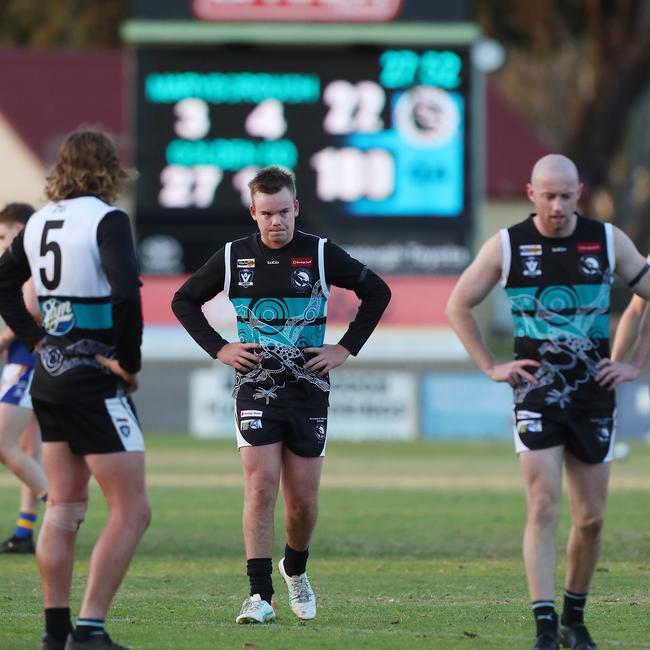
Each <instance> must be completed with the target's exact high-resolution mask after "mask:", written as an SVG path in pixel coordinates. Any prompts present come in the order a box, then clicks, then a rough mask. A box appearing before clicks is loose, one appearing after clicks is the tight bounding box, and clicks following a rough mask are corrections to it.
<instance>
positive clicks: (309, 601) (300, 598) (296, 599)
mask: <svg viewBox="0 0 650 650" xmlns="http://www.w3.org/2000/svg"><path fill="white" fill-rule="evenodd" d="M278 569H279V570H280V575H281V576H282V577H283V578H284V581H285V582H286V583H287V588H288V589H289V606H290V607H291V609H292V611H293V613H294V614H295V615H296V616H297V617H298V618H299V619H301V620H303V621H309V620H311V619H312V618H316V596H315V595H314V590H313V589H312V588H311V585H310V584H309V578H308V577H307V573H301V574H300V575H299V576H288V575H287V574H286V572H285V570H284V558H282V559H281V560H280V562H279V563H278Z"/></svg>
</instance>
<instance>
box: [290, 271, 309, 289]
mask: <svg viewBox="0 0 650 650" xmlns="http://www.w3.org/2000/svg"><path fill="white" fill-rule="evenodd" d="M290 280H291V284H292V285H293V288H294V289H295V290H296V291H298V292H307V291H309V290H310V289H311V273H310V272H309V269H306V268H303V267H299V268H297V269H295V270H294V272H293V273H292V274H291V278H290Z"/></svg>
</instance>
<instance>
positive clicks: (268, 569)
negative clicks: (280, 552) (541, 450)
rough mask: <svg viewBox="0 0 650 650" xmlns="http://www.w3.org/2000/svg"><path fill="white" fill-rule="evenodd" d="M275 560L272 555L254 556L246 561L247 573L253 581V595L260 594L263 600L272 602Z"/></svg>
mask: <svg viewBox="0 0 650 650" xmlns="http://www.w3.org/2000/svg"><path fill="white" fill-rule="evenodd" d="M272 572H273V561H272V560H271V558H270V557H260V558H253V559H252V560H248V561H247V562H246V575H248V580H249V581H250V583H251V596H254V595H255V594H259V595H260V598H261V599H262V600H265V601H266V602H267V603H268V604H269V605H270V604H271V596H272V595H273V582H272V581H271V573H272Z"/></svg>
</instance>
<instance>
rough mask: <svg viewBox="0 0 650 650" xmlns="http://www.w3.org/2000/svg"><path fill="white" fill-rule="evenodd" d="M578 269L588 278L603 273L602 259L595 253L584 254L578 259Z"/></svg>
mask: <svg viewBox="0 0 650 650" xmlns="http://www.w3.org/2000/svg"><path fill="white" fill-rule="evenodd" d="M578 271H580V273H582V275H584V276H585V277H587V278H593V277H596V276H598V275H601V274H602V269H601V268H600V260H599V259H598V258H597V257H596V256H595V255H582V256H581V257H580V259H579V260H578Z"/></svg>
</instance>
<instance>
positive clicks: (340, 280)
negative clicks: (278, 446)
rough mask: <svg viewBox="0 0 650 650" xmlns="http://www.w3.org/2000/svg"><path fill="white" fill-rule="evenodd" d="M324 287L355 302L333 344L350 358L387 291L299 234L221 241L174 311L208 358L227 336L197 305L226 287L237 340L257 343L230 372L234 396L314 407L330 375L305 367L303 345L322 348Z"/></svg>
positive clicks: (343, 256) (335, 249) (326, 245)
mask: <svg viewBox="0 0 650 650" xmlns="http://www.w3.org/2000/svg"><path fill="white" fill-rule="evenodd" d="M330 285H335V286H339V287H343V288H345V289H351V290H352V291H354V292H355V293H356V294H357V296H358V297H359V298H360V299H361V305H360V307H359V311H358V312H357V315H356V318H355V319H354V321H353V322H352V323H351V324H350V326H349V328H348V330H347V332H346V333H345V335H344V336H343V338H342V339H341V340H340V341H339V343H340V344H341V345H342V346H344V347H345V348H346V349H347V350H349V351H350V352H351V353H352V354H355V355H356V354H357V353H358V352H359V350H360V349H361V347H362V345H363V344H364V343H365V342H366V340H367V339H368V337H369V336H370V334H371V333H372V331H373V329H374V328H375V326H376V325H377V323H378V322H379V319H380V318H381V315H382V313H383V311H384V309H385V308H386V305H387V304H388V301H389V300H390V290H389V289H388V286H387V285H386V283H385V282H384V281H383V280H382V279H381V278H379V276H377V275H376V274H375V273H373V272H372V271H371V270H370V269H368V268H367V267H366V266H364V265H363V264H362V263H361V262H359V261H358V260H355V259H354V258H352V257H350V256H349V255H348V254H347V253H346V252H345V251H344V250H343V249H342V248H340V247H339V246H337V245H336V244H334V243H332V242H329V241H327V240H326V239H323V238H320V237H317V236H315V235H310V234H307V233H303V232H300V231H296V233H295V235H294V237H293V239H292V240H291V242H290V243H289V244H287V245H286V246H284V247H283V248H280V249H271V248H268V247H267V246H265V245H264V244H263V243H262V241H261V238H260V236H259V234H255V235H251V236H249V237H245V238H243V239H238V240H236V241H233V242H230V243H228V244H226V246H224V248H222V249H220V250H219V251H217V253H215V254H214V255H213V256H212V257H211V258H210V259H209V260H208V261H207V262H206V264H205V265H204V266H203V267H202V268H200V269H199V270H198V271H197V272H196V273H194V275H192V276H191V277H190V278H189V279H188V280H187V282H186V283H185V284H184V285H183V286H182V287H181V288H180V289H179V290H178V291H177V292H176V295H175V296H174V300H173V303H172V308H173V310H174V313H175V314H176V316H177V318H178V319H179V320H180V322H181V323H182V325H183V326H184V327H185V329H187V331H188V332H189V333H190V335H191V336H192V338H194V340H195V341H196V342H197V343H198V344H199V345H200V346H201V347H202V348H203V349H204V350H205V351H206V352H207V353H208V354H209V355H210V356H211V357H213V358H214V357H216V355H217V353H218V352H219V350H220V349H221V348H222V347H223V346H224V345H225V344H226V343H227V341H226V340H225V339H224V338H223V337H221V336H220V335H219V334H218V333H217V332H215V331H214V329H212V327H211V326H210V325H209V323H208V322H207V320H206V318H205V316H204V315H203V313H202V311H201V305H203V304H204V303H205V302H207V301H209V300H211V299H212V298H213V297H214V296H215V295H217V294H218V293H220V292H221V291H224V292H225V293H226V294H227V295H228V297H229V298H230V301H231V302H232V304H233V306H234V308H235V313H236V315H237V331H238V336H239V340H240V341H241V342H245V343H259V344H260V346H261V350H260V351H259V354H260V356H261V357H262V361H261V363H260V364H259V366H257V367H256V368H254V369H253V370H251V371H250V372H247V373H241V372H237V373H236V376H235V390H234V394H235V396H236V397H237V398H238V399H240V400H248V401H252V402H255V401H260V402H263V403H266V404H278V405H288V406H293V407H309V408H313V407H314V406H316V405H318V404H327V402H328V394H329V378H328V377H327V376H326V375H325V376H321V375H319V374H317V373H313V372H310V371H309V370H306V369H305V368H304V365H305V362H306V361H307V356H308V355H307V353H305V352H304V349H305V348H308V347H320V346H322V345H323V340H324V337H325V323H326V319H327V300H328V298H329V289H330Z"/></svg>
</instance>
